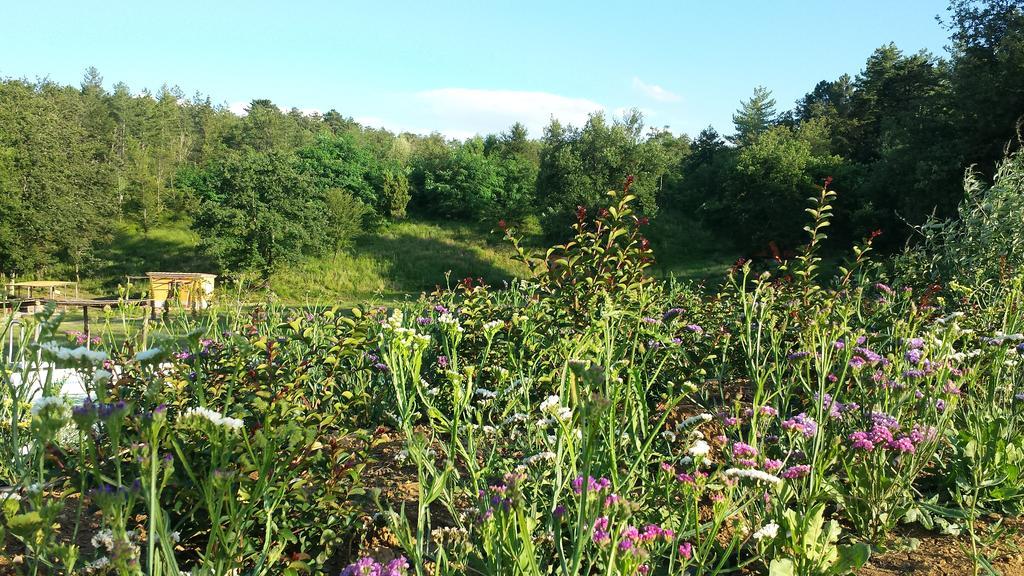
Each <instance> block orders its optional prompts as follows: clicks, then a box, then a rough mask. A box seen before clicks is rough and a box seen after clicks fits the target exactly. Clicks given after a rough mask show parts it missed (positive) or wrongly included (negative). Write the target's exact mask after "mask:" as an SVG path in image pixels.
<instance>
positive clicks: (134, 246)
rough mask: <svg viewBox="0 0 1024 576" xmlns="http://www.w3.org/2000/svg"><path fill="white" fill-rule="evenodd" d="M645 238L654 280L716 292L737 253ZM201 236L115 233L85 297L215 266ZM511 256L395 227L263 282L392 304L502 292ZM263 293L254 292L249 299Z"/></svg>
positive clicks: (693, 238) (420, 224)
mask: <svg viewBox="0 0 1024 576" xmlns="http://www.w3.org/2000/svg"><path fill="white" fill-rule="evenodd" d="M648 233H649V234H650V236H651V238H652V247H653V249H654V254H655V265H654V267H653V269H652V272H653V274H654V275H655V276H658V277H661V278H668V277H674V278H676V279H678V280H683V281H696V282H705V283H707V284H708V285H709V286H714V285H716V284H717V283H719V282H720V281H721V279H722V278H724V275H725V272H726V270H727V269H728V268H729V266H730V265H731V264H732V263H733V262H734V261H735V259H736V254H735V252H734V251H730V250H729V248H728V247H723V246H720V245H719V244H717V243H716V242H715V241H714V240H713V239H712V237H711V235H710V234H708V233H707V231H706V230H704V229H702V228H701V227H699V226H698V225H696V224H694V223H693V222H692V221H691V220H689V219H687V218H685V217H679V216H673V215H669V214H663V215H661V216H659V217H658V218H657V219H655V220H654V221H653V222H652V223H651V228H650V229H649V231H648ZM199 239H200V237H199V235H198V234H197V233H196V232H194V231H193V230H191V229H190V228H189V225H188V222H187V221H184V220H181V221H174V222H169V223H166V224H164V225H162V226H160V227H157V228H153V229H150V230H149V231H142V230H141V229H138V228H135V227H127V226H126V227H122V228H120V229H119V230H118V231H117V232H116V233H115V234H114V236H113V238H112V239H111V241H110V242H109V243H107V244H105V245H103V246H100V247H98V250H97V261H96V263H94V264H93V265H92V266H91V267H90V268H89V269H88V270H86V271H85V273H83V276H84V279H83V281H82V293H83V295H85V296H88V297H94V298H104V299H115V298H117V296H118V287H119V286H124V285H125V284H126V277H128V276H143V275H145V273H146V272H154V271H171V272H176V271H180V272H210V271H214V270H215V266H214V265H213V263H212V262H210V261H209V260H208V259H207V258H204V257H203V255H202V254H201V253H200V252H199V250H198V248H197V247H198V244H199ZM525 244H526V245H527V246H539V245H540V240H539V239H537V238H527V239H526V242H525ZM538 251H540V249H539V248H538ZM513 255H514V254H513V252H512V249H511V248H510V247H509V246H508V244H507V243H506V242H505V241H504V240H503V239H502V238H501V235H500V234H499V233H495V232H492V231H491V230H489V229H487V228H484V227H482V226H480V225H476V224H471V223H465V222H450V221H423V220H410V221H403V222H395V223H389V224H385V225H383V226H381V227H380V228H379V229H376V230H374V231H371V232H367V233H365V234H363V235H361V236H359V237H357V238H356V239H355V240H354V241H353V243H352V245H351V246H350V247H349V248H347V249H345V250H341V251H338V252H336V253H334V254H329V255H326V256H321V257H316V258H313V257H309V258H305V259H303V260H301V261H299V262H296V263H294V264H291V265H288V266H286V267H284V268H282V269H280V270H278V271H277V272H275V273H274V274H273V275H272V276H271V278H270V282H269V292H270V295H271V296H272V297H273V298H274V299H276V300H277V301H278V302H280V303H281V304H284V305H289V306H302V305H312V304H325V303H329V304H338V305H343V306H351V305H355V304H359V303H364V304H389V303H395V302H400V301H403V300H408V299H412V298H416V297H418V296H419V295H420V294H421V293H423V292H430V291H432V290H434V289H435V288H437V287H438V286H445V285H448V284H454V283H456V282H459V281H460V280H462V279H463V278H466V277H472V278H483V279H484V281H486V282H487V283H489V284H491V285H493V286H501V284H502V283H503V282H505V281H508V280H510V279H512V278H514V277H517V276H523V275H525V274H526V273H527V272H528V270H527V269H526V267H525V266H524V265H522V264H521V263H519V262H517V261H515V260H514V259H513ZM146 287H147V285H146V282H145V280H134V281H133V282H132V289H131V296H132V297H141V296H143V295H144V291H145V290H146ZM263 296H264V295H261V294H254V295H253V298H254V299H259V298H262V297H263ZM80 318H81V311H78V312H77V313H76V312H71V311H69V313H68V316H67V321H68V323H69V324H77V325H78V327H80V323H81V320H80Z"/></svg>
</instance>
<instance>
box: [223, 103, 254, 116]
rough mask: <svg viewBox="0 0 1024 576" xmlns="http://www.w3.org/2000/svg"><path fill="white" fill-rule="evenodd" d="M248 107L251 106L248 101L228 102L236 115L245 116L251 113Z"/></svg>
mask: <svg viewBox="0 0 1024 576" xmlns="http://www.w3.org/2000/svg"><path fill="white" fill-rule="evenodd" d="M247 108H249V103H248V102H232V103H230V104H228V110H230V111H231V112H233V113H234V115H235V116H245V115H246V114H248V113H249V111H248V110H247Z"/></svg>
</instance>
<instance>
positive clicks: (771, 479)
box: [725, 468, 782, 484]
mask: <svg viewBox="0 0 1024 576" xmlns="http://www.w3.org/2000/svg"><path fill="white" fill-rule="evenodd" d="M725 475H726V476H729V477H731V478H750V479H752V480H758V481H761V482H767V483H769V484H779V483H781V482H782V479H781V478H779V477H778V476H774V475H772V474H769V473H767V472H763V471H761V470H754V469H751V468H729V469H728V470H726V471H725Z"/></svg>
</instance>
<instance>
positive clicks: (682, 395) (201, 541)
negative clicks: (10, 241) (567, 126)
mask: <svg viewBox="0 0 1024 576" xmlns="http://www.w3.org/2000/svg"><path fill="white" fill-rule="evenodd" d="M1011 182H1014V181H1013V180H1008V181H1007V184H1008V186H1009V188H1007V189H1005V190H1004V191H1003V192H1000V194H1004V195H1013V194H1016V195H1017V196H1020V195H1021V194H1022V193H1024V190H1021V189H1020V187H1019V186H1016V185H1011V184H1010V183H1011ZM610 197H611V199H612V203H611V205H610V206H608V207H607V208H606V209H604V210H602V211H600V212H599V213H598V214H597V215H596V217H590V216H589V215H588V214H587V212H586V211H585V210H584V209H583V208H580V209H579V210H578V211H577V214H576V226H575V228H574V230H575V235H574V238H573V239H572V240H571V241H569V242H567V243H565V244H563V245H560V246H556V247H553V248H552V249H550V250H549V251H547V253H545V254H543V255H541V256H539V257H533V256H531V255H530V254H528V253H527V252H526V251H525V250H520V251H519V253H520V256H521V258H522V259H523V260H524V262H525V263H526V264H527V265H529V266H531V267H532V268H533V270H534V274H533V276H532V277H531V278H529V279H525V280H521V281H516V282H515V283H513V285H512V286H511V287H510V288H508V289H505V290H494V289H492V288H490V287H488V286H484V285H481V284H480V283H478V282H474V281H473V280H471V279H467V280H466V281H465V282H463V283H462V284H461V285H460V286H458V287H457V288H455V289H450V290H444V291H439V292H437V293H435V294H433V295H431V296H430V297H429V298H426V299H423V300H421V301H419V302H417V303H415V304H412V305H409V306H406V307H403V308H396V309H391V310H386V309H372V308H371V309H362V308H357V309H354V310H351V311H342V310H338V309H334V308H329V309H310V310H304V311H294V310H292V311H289V310H279V309H274V308H269V309H263V308H254V309H250V310H248V311H247V312H245V313H242V312H241V311H236V312H235V313H234V314H230V315H210V316H208V317H205V318H201V319H198V321H194V320H193V319H186V321H185V324H184V325H183V326H182V327H181V330H179V331H178V333H179V334H183V336H181V337H179V338H176V339H174V338H167V339H165V340H163V341H161V342H158V343H156V344H155V345H153V344H152V343H150V345H149V346H148V347H147V346H144V345H138V344H139V342H138V341H137V340H135V339H134V338H124V339H119V340H113V339H110V338H107V339H106V340H104V342H103V344H102V345H100V346H99V349H89V348H86V347H85V346H84V344H85V342H76V341H74V339H75V338H76V336H75V335H69V336H67V338H68V340H67V341H61V338H62V336H61V335H59V334H57V333H56V326H57V317H56V316H53V315H52V311H49V312H47V313H43V314H40V315H39V316H37V317H36V318H35V319H34V320H29V322H30V323H31V326H30V329H29V330H24V331H22V330H18V331H16V332H14V334H15V335H16V336H17V339H18V343H17V346H15V347H14V355H13V356H12V357H10V358H5V360H4V364H3V371H2V372H0V375H2V384H3V396H2V399H3V402H2V403H0V418H2V421H3V422H4V425H3V428H0V454H2V455H3V458H2V459H0V481H2V482H4V483H6V484H9V485H10V486H12V488H11V489H10V490H6V491H5V492H3V493H2V495H0V499H2V507H3V516H2V518H3V520H2V526H3V534H2V535H0V536H2V537H3V538H6V540H5V542H7V543H8V547H9V549H16V550H18V551H19V554H20V555H22V556H23V558H24V564H22V565H21V566H20V569H21V570H22V571H24V572H25V573H32V574H40V573H47V574H60V573H66V574H70V573H77V572H80V571H85V572H86V573H97V574H102V573H109V574H147V575H151V574H161V575H165V574H172V575H175V574H180V573H184V572H185V571H188V572H189V573H191V574H212V575H218V576H220V575H225V574H236V573H239V572H238V571H239V570H240V571H241V573H245V574H298V573H305V572H317V573H321V572H328V573H332V572H333V573H337V572H338V571H341V573H342V574H346V575H363V574H389V575H398V574H413V573H415V574H417V575H419V576H423V575H426V574H438V575H440V574H491V575H495V576H497V575H506V574H524V575H527V574H529V575H540V574H561V575H566V576H568V575H574V574H609V575H611V574H630V575H632V574H721V573H727V572H732V571H736V570H747V571H749V572H753V573H769V574H773V575H777V576H783V575H786V574H801V575H803V574H846V573H849V572H850V571H852V570H854V569H856V568H857V567H859V566H861V565H863V564H864V563H865V562H866V561H867V559H868V558H869V556H870V554H871V553H873V552H878V551H883V550H885V549H887V548H892V547H896V546H900V545H901V544H900V542H901V540H900V534H901V532H900V529H899V525H900V524H901V523H907V522H917V523H919V524H921V525H922V526H924V527H925V528H926V529H935V530H944V531H946V532H949V533H953V532H957V531H959V530H966V531H967V533H968V535H969V536H970V539H969V542H970V544H971V549H970V550H969V553H970V556H971V557H972V558H973V559H974V561H975V567H976V569H980V568H983V567H987V566H988V565H987V562H988V561H987V559H986V557H985V555H984V553H983V548H982V547H980V546H979V542H981V539H980V536H978V535H977V534H975V531H974V527H975V522H974V521H975V520H976V519H977V518H979V517H980V514H982V513H988V512H998V513H1002V514H1016V513H1018V512H1019V510H1020V504H1021V499H1022V495H1024V478H1022V477H1021V475H1020V474H1019V470H1020V469H1021V466H1022V465H1024V446H1021V444H1020V442H1021V441H1020V435H1019V434H1017V433H1016V431H1018V430H1020V429H1021V427H1022V424H1024V412H1022V409H1021V404H1020V402H1021V400H1020V399H1021V398H1022V397H1024V396H1022V395H1021V387H1022V372H1021V365H1020V363H1019V357H1020V355H1021V353H1022V352H1024V335H1022V334H1021V332H1024V326H1022V324H1024V313H1022V310H1021V303H1022V302H1024V285H1022V279H1021V276H1020V275H1019V273H1016V272H1015V273H1012V274H1004V275H1001V276H999V277H997V278H995V279H993V280H991V281H988V282H979V283H976V284H971V285H969V286H968V285H958V286H957V287H955V288H953V289H950V290H944V289H942V288H941V287H940V288H936V287H935V286H933V285H931V284H922V285H917V284H914V283H913V278H914V276H910V275H902V276H892V277H891V278H886V274H887V273H886V271H885V267H884V266H881V265H879V264H874V263H872V261H871V260H870V259H869V255H870V252H871V243H872V240H873V238H868V239H866V240H865V241H864V242H863V243H862V244H861V245H859V246H857V247H856V248H855V249H854V253H853V258H852V259H851V260H850V262H849V263H848V264H847V265H846V266H844V267H843V268H842V269H841V270H840V272H839V274H838V275H837V276H836V277H835V278H833V279H831V280H826V279H822V278H819V277H818V263H819V259H818V256H817V250H818V248H819V246H820V243H821V241H822V240H823V239H824V231H825V230H826V229H827V226H828V224H829V222H830V218H831V214H832V209H831V204H832V201H833V200H834V198H835V194H834V193H833V192H831V191H830V190H828V189H827V188H824V189H822V190H821V191H820V193H819V195H818V196H817V197H815V198H814V199H813V202H812V207H811V208H810V209H809V212H810V215H811V222H810V224H809V225H808V226H807V230H808V232H809V234H810V242H809V243H808V244H807V246H806V247H805V249H804V250H803V252H802V253H801V254H800V256H799V257H797V258H795V259H793V260H792V261H788V262H780V263H779V264H778V265H777V266H776V267H774V268H773V269H769V270H764V271H761V272H757V271H755V270H753V269H752V268H751V266H750V265H749V264H742V263H741V264H739V265H737V267H736V268H735V269H734V270H733V272H732V273H731V274H730V276H729V282H728V284H727V286H726V288H724V289H723V290H722V291H721V292H720V293H718V294H713V295H709V294H706V293H704V292H702V291H701V290H700V289H698V288H695V287H689V286H678V285H673V284H666V283H661V282H657V281H654V280H652V279H650V278H649V277H648V276H647V275H646V273H645V270H646V268H647V266H648V265H649V263H650V260H651V257H652V255H651V253H650V247H649V244H648V242H647V240H646V239H645V238H644V236H643V229H644V228H643V227H644V226H645V224H646V223H645V220H644V219H643V218H642V217H639V216H637V215H636V214H635V213H634V212H633V208H632V203H633V201H634V200H635V198H634V197H633V196H632V195H631V194H630V193H629V185H628V184H627V187H626V190H625V191H622V192H615V193H611V194H610ZM993 226H995V223H993ZM506 234H507V236H508V237H509V238H510V240H511V241H512V242H513V243H514V245H515V246H518V244H516V240H515V238H516V236H515V232H514V230H512V229H508V230H506ZM961 240H962V237H950V238H949V239H948V241H949V242H956V241H961ZM945 248H946V249H948V248H949V246H945ZM921 261H928V260H927V258H923V259H922V260H921ZM930 273H931V272H930V271H926V275H927V274H930ZM936 273H939V272H938V269H936ZM908 279H910V281H908ZM22 321H24V320H22ZM35 328H38V334H39V335H40V336H39V337H38V338H36V337H35V336H34V334H35V332H34V329H35ZM5 329H6V330H8V331H10V330H13V328H12V325H11V324H10V323H8V324H6V328H5ZM137 345H138V348H136V346H137ZM55 367H61V368H65V369H72V370H73V371H74V373H75V374H77V375H78V376H79V377H81V378H82V380H83V382H85V383H86V385H87V386H88V392H89V396H90V399H88V400H86V401H85V402H84V403H74V402H72V401H71V400H69V399H66V398H62V397H61V396H60V395H59V388H58V383H57V381H56V380H55V379H54V378H55V376H58V375H59V374H58V373H56V372H55V370H54V368H55ZM30 384H35V385H37V386H38V389H33V387H32V386H31V385H30ZM371 471H373V473H371ZM381 474H383V477H381V476H380V475H381ZM402 486H405V487H407V488H408V489H409V490H406V491H403V490H402ZM410 492H411V493H410ZM80 533H81V534H85V535H87V536H89V540H91V542H90V545H83V544H81V542H82V539H81V538H78V537H77V535H78V534H80Z"/></svg>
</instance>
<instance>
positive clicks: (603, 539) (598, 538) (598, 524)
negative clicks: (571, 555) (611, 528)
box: [593, 516, 612, 544]
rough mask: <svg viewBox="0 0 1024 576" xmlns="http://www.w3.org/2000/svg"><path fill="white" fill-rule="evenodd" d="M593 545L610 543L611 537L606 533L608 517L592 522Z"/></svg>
mask: <svg viewBox="0 0 1024 576" xmlns="http://www.w3.org/2000/svg"><path fill="white" fill-rule="evenodd" d="M593 539H594V543H595V544H607V543H609V542H611V541H612V536H611V534H610V533H609V532H608V517H607V516H601V517H600V518H598V519H597V520H594V535H593Z"/></svg>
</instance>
